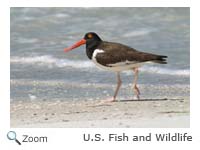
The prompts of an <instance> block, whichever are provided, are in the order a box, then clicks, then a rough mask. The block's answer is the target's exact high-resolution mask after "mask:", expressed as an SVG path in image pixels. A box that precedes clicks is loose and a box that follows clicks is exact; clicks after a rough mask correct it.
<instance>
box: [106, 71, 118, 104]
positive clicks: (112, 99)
mask: <svg viewBox="0 0 200 150" xmlns="http://www.w3.org/2000/svg"><path fill="white" fill-rule="evenodd" d="M121 84H122V81H121V79H120V74H119V72H117V87H116V89H115V93H114V96H113V97H112V98H109V99H107V100H104V102H114V101H116V97H117V94H118V91H119V88H120V86H121Z"/></svg>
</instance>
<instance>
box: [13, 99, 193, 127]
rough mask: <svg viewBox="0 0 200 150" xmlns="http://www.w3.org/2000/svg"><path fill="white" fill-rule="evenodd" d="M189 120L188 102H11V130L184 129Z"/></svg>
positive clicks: (164, 100) (172, 100)
mask: <svg viewBox="0 0 200 150" xmlns="http://www.w3.org/2000/svg"><path fill="white" fill-rule="evenodd" d="M189 116H190V115H189V98H183V99H142V100H121V101H118V102H113V103H102V102H100V101H67V102H66V101H54V102H53V101H37V102H36V101H29V102H22V101H21V102H20V101H18V102H11V127H34V128H40V127H44V128H51V127H59V128H60V127H61V128H62V127H63V128H65V127H66V128H73V127H75V128H77V127H81V128H82V127H83V128H106V127H108V128H110V127H111V128H114V127H119V128H121V127H125V128H131V127H135V128H140V127H144V128H156V127H161V128H171V127H172V128H182V127H183V128H184V127H189V126H190V117H189Z"/></svg>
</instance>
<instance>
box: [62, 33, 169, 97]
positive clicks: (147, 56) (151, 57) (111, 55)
mask: <svg viewBox="0 0 200 150" xmlns="http://www.w3.org/2000/svg"><path fill="white" fill-rule="evenodd" d="M83 44H86V54H87V56H88V58H89V59H91V60H92V61H93V62H94V63H95V64H96V65H97V66H99V67H100V68H103V69H106V70H111V71H114V72H116V73H117V87H116V90H115V93H114V96H113V97H112V99H111V100H110V101H115V100H116V97H117V93H118V91H119V88H120V86H121V84H122V81H121V79H120V71H124V70H133V71H134V73H135V77H134V81H133V90H134V94H135V95H136V96H137V99H139V95H140V91H139V88H138V86H137V79H138V68H139V67H141V66H142V65H143V64H145V63H149V62H153V63H159V64H167V62H166V58H167V56H163V55H156V54H151V53H145V52H140V51H137V50H136V49H134V48H131V47H129V46H126V45H123V44H120V43H113V42H106V41H103V40H102V39H101V38H100V37H99V36H98V35H97V34H96V33H94V32H89V33H86V34H85V36H84V38H83V39H81V40H80V41H78V42H77V43H75V44H74V45H72V46H71V47H68V48H65V49H64V51H65V52H68V51H70V50H72V49H75V48H77V47H79V46H81V45H83Z"/></svg>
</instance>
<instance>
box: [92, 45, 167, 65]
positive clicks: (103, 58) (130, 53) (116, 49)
mask: <svg viewBox="0 0 200 150" xmlns="http://www.w3.org/2000/svg"><path fill="white" fill-rule="evenodd" d="M98 49H102V50H104V51H105V52H104V53H99V54H98V55H97V56H96V60H97V61H98V62H99V63H100V64H102V65H105V66H107V65H108V64H116V63H120V62H126V61H128V62H129V63H141V62H146V61H153V62H156V63H163V64H165V63H166V60H165V58H167V56H161V55H155V54H151V53H145V52H140V51H137V50H136V49H134V48H131V47H128V46H126V45H122V44H119V43H111V42H103V43H102V44H101V45H99V47H98Z"/></svg>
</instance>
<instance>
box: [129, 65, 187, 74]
mask: <svg viewBox="0 0 200 150" xmlns="http://www.w3.org/2000/svg"><path fill="white" fill-rule="evenodd" d="M139 71H141V72H146V73H152V74H155V73H156V74H163V75H174V76H190V70H189V69H169V68H165V67H162V68H161V67H156V66H143V67H141V68H139ZM125 73H126V74H127V75H130V74H132V72H130V71H127V72H125Z"/></svg>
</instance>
